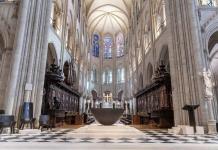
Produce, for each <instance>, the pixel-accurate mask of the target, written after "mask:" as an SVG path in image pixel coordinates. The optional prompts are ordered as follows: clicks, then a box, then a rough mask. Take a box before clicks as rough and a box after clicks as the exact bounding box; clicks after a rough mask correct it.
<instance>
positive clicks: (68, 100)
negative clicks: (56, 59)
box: [42, 64, 80, 127]
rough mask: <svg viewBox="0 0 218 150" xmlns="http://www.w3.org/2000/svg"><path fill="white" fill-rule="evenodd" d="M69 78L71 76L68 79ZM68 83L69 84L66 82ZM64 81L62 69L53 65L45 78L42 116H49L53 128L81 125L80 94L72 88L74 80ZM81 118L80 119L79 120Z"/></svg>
mask: <svg viewBox="0 0 218 150" xmlns="http://www.w3.org/2000/svg"><path fill="white" fill-rule="evenodd" d="M67 78H69V76H68V77H67ZM66 81H68V82H66ZM70 82H71V84H68V83H69V80H67V79H66V76H65V80H63V76H62V73H61V70H60V68H59V67H58V66H57V65H54V64H52V65H51V67H50V70H49V71H47V73H46V77H45V86H44V97H43V105H42V115H49V118H50V122H51V126H52V127H56V126H60V125H63V124H64V123H65V124H80V123H79V122H80V121H78V120H80V116H79V98H80V94H79V93H78V92H77V91H76V90H74V89H73V88H72V86H71V85H72V84H73V82H74V81H73V80H72V81H70ZM78 118H79V119H78Z"/></svg>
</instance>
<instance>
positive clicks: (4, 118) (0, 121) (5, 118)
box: [0, 114, 16, 134]
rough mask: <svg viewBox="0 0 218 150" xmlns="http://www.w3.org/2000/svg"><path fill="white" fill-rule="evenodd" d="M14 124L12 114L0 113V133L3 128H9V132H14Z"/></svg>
mask: <svg viewBox="0 0 218 150" xmlns="http://www.w3.org/2000/svg"><path fill="white" fill-rule="evenodd" d="M15 124H16V122H15V121H14V116H13V115H4V114H1V115H0V134H1V133H2V132H3V129H4V128H10V133H11V134H13V133H15V130H14V128H15Z"/></svg>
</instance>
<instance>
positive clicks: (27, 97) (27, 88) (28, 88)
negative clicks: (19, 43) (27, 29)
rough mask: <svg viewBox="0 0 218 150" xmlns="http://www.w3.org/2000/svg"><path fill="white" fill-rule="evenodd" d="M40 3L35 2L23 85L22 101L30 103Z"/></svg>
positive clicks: (39, 1)
mask: <svg viewBox="0 0 218 150" xmlns="http://www.w3.org/2000/svg"><path fill="white" fill-rule="evenodd" d="M41 3H42V0H37V2H36V15H35V19H34V26H33V34H32V40H31V47H30V56H29V64H28V68H27V76H26V78H27V79H26V85H25V92H24V101H25V102H30V101H31V92H32V88H33V84H32V80H33V72H34V69H35V68H34V62H35V57H36V51H37V49H36V46H37V45H36V44H38V42H37V41H38V36H39V20H40V12H41Z"/></svg>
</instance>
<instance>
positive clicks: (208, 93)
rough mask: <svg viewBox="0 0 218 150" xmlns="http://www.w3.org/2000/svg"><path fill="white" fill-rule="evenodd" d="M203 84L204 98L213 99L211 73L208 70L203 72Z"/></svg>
mask: <svg viewBox="0 0 218 150" xmlns="http://www.w3.org/2000/svg"><path fill="white" fill-rule="evenodd" d="M203 77H204V84H205V97H206V98H207V99H208V100H212V99H213V83H212V73H211V71H210V70H208V71H206V70H204V71H203Z"/></svg>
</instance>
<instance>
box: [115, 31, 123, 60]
mask: <svg viewBox="0 0 218 150" xmlns="http://www.w3.org/2000/svg"><path fill="white" fill-rule="evenodd" d="M116 46H117V57H122V56H123V55H124V37H123V34H122V33H119V34H118V35H117V37H116Z"/></svg>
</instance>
